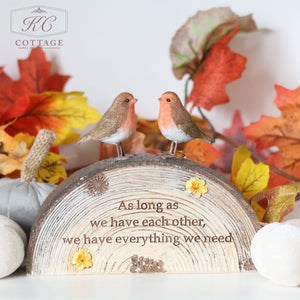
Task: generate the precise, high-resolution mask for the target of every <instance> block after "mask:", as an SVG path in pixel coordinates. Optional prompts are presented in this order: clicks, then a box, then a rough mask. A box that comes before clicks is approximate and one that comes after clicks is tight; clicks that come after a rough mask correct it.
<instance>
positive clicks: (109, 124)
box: [88, 107, 126, 140]
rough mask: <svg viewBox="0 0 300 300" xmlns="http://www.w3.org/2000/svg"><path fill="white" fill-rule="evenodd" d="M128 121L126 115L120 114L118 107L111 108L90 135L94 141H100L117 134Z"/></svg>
mask: <svg viewBox="0 0 300 300" xmlns="http://www.w3.org/2000/svg"><path fill="white" fill-rule="evenodd" d="M125 119H126V114H118V113H117V107H111V108H110V109H109V110H108V111H106V112H105V114H104V115H103V116H102V118H101V119H100V120H99V122H98V123H97V124H96V126H95V127H94V128H93V129H92V130H91V131H90V133H89V134H88V135H89V137H90V138H91V139H93V140H100V139H102V138H104V137H107V136H111V135H112V134H114V133H116V132H117V130H118V129H119V128H120V127H121V126H122V124H123V123H124V121H125Z"/></svg>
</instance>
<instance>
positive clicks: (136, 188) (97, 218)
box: [27, 154, 260, 275]
mask: <svg viewBox="0 0 300 300" xmlns="http://www.w3.org/2000/svg"><path fill="white" fill-rule="evenodd" d="M191 178H197V180H198V179H200V181H199V182H200V185H199V184H198V185H197V180H195V179H192V181H193V180H194V181H195V182H196V183H195V184H194V186H192V187H188V188H186V183H187V182H188V181H189V180H190V179H191ZM203 180H204V181H203ZM198 188H199V189H200V191H202V192H203V195H202V196H200V197H199V198H198V195H197V193H196V192H197V189H198ZM206 190H207V191H206ZM191 192H195V193H196V194H195V195H193V194H191ZM259 228H260V225H259V222H258V220H257V218H256V215H255V213H254V211H253V210H252V208H251V206H250V205H249V203H248V201H247V200H246V199H245V198H244V197H243V196H242V194H241V193H240V192H239V191H238V190H237V189H236V188H235V187H234V186H233V185H232V184H231V183H230V182H229V181H228V180H226V179H225V178H224V177H222V176H221V175H220V174H218V173H216V172H214V171H213V170H211V169H209V168H207V167H204V166H202V165H200V164H197V163H195V162H193V161H190V160H187V159H184V158H178V157H174V156H171V155H167V154H158V155H151V154H140V155H126V157H124V158H122V159H117V158H111V159H108V160H104V161H101V162H97V163H95V164H93V165H91V166H89V167H87V168H84V169H81V170H79V171H78V172H76V173H74V174H73V175H72V176H70V177H69V178H68V179H67V180H65V181H64V182H63V183H62V184H60V185H59V187H58V188H57V189H56V190H55V191H54V192H52V193H51V194H50V195H49V197H48V198H47V200H46V201H45V203H44V204H43V206H42V207H41V210H40V212H39V215H38V217H37V219H36V220H35V224H34V226H33V228H32V231H31V236H30V241H29V249H28V255H27V272H28V274H31V275H63V274H104V273H153V272H164V273H204V272H209V273H219V272H241V271H249V270H253V269H254V267H253V264H252V262H251V259H250V243H251V240H252V238H253V236H254V234H255V232H256V231H257V230H258V229H259Z"/></svg>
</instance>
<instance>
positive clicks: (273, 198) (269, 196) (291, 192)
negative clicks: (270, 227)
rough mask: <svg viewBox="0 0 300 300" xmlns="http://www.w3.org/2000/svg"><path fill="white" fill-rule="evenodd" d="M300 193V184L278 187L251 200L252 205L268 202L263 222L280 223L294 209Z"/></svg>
mask: <svg viewBox="0 0 300 300" xmlns="http://www.w3.org/2000/svg"><path fill="white" fill-rule="evenodd" d="M299 192H300V182H296V183H291V184H288V185H282V186H277V187H274V188H271V189H268V190H265V191H262V192H260V193H258V194H256V195H255V196H253V197H252V198H251V203H259V202H260V201H262V200H265V199H266V200H267V209H266V213H265V214H264V217H263V222H266V223H271V222H280V221H282V219H283V218H284V217H285V216H286V215H287V214H288V213H290V212H291V211H293V209H294V204H295V198H296V196H297V194H298V193H299Z"/></svg>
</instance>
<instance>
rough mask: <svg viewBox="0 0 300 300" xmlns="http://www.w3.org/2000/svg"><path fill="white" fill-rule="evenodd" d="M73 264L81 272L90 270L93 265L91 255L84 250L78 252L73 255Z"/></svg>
mask: <svg viewBox="0 0 300 300" xmlns="http://www.w3.org/2000/svg"><path fill="white" fill-rule="evenodd" d="M72 264H73V265H76V266H77V268H78V269H79V270H83V269H85V268H90V267H91V266H92V265H93V263H92V257H91V254H89V253H88V252H86V251H84V250H79V251H77V252H76V253H75V254H74V255H73V258H72Z"/></svg>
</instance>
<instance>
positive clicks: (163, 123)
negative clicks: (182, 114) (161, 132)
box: [158, 104, 174, 129]
mask: <svg viewBox="0 0 300 300" xmlns="http://www.w3.org/2000/svg"><path fill="white" fill-rule="evenodd" d="M158 126H159V128H161V129H167V128H170V127H173V126H174V120H173V118H172V114H171V107H170V105H163V104H161V105H160V109H159V116H158Z"/></svg>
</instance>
